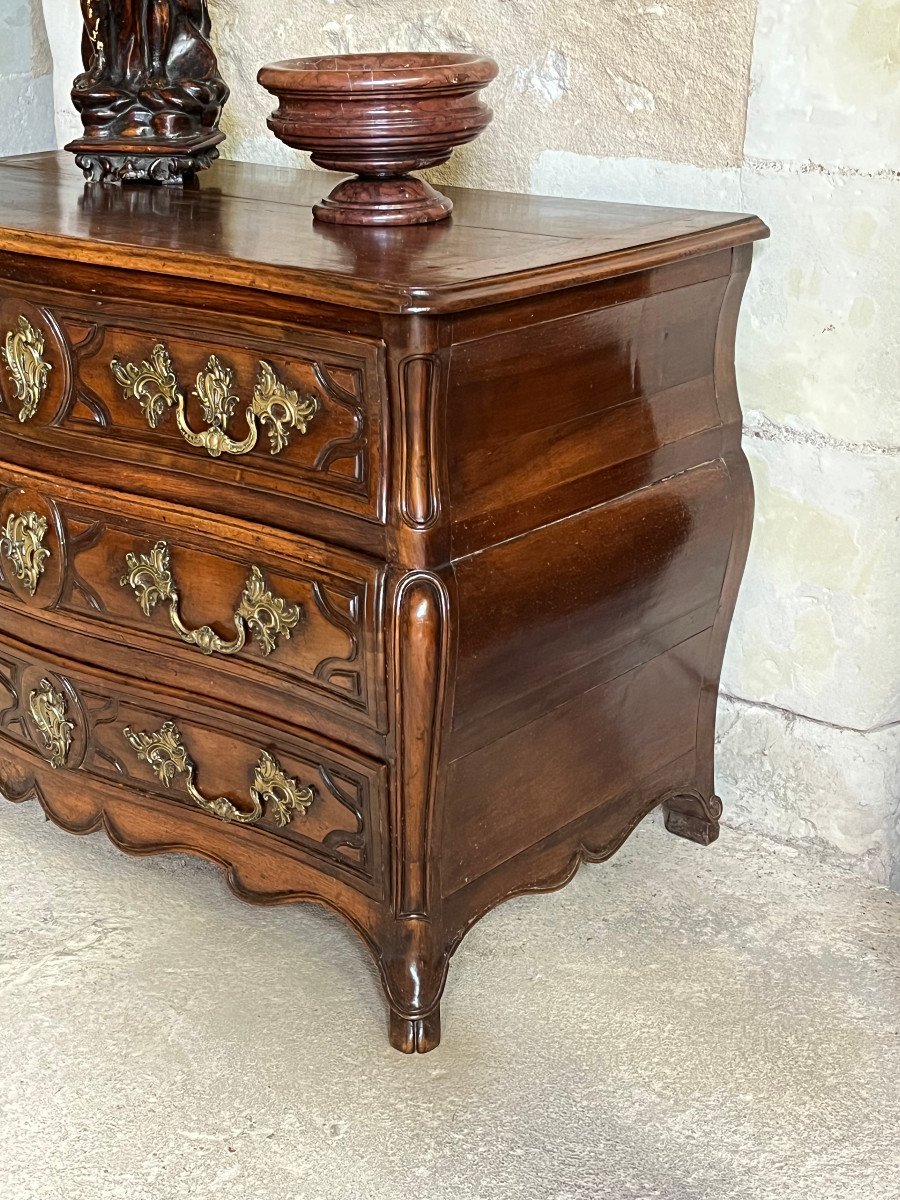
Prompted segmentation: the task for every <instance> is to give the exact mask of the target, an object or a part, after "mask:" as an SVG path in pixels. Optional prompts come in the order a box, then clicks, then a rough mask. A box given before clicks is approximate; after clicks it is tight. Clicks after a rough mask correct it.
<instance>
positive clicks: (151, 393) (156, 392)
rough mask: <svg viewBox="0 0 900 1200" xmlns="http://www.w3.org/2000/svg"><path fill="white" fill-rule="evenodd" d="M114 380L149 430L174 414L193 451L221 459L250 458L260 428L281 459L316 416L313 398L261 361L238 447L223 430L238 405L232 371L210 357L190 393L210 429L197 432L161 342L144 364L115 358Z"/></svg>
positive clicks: (218, 360)
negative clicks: (195, 448)
mask: <svg viewBox="0 0 900 1200" xmlns="http://www.w3.org/2000/svg"><path fill="white" fill-rule="evenodd" d="M110 365H111V367H112V373H113V377H114V378H115V380H116V382H117V383H118V384H119V386H120V387H121V388H122V391H123V392H124V395H125V399H126V400H136V401H137V402H138V404H140V406H141V411H142V412H143V414H144V416H145V417H146V419H147V424H148V425H149V426H150V428H151V429H155V428H156V427H157V425H159V423H160V422H161V421H162V419H163V418H164V417H165V415H166V413H167V412H168V410H169V409H170V408H174V409H175V419H176V420H177V422H178V428H179V430H180V431H181V435H182V437H183V438H184V440H185V441H186V442H188V443H189V444H190V445H191V446H202V447H203V449H204V450H206V452H207V453H208V454H209V455H210V456H211V457H212V458H218V457H219V456H220V455H221V454H249V452H250V451H251V450H252V449H253V447H254V446H255V445H256V442H257V438H258V437H259V426H258V425H257V420H258V421H259V425H265V426H267V429H268V434H269V441H270V442H271V443H272V446H271V453H272V454H280V453H281V451H282V450H284V449H285V447H286V446H287V445H288V443H289V442H290V436H291V431H292V430H295V429H296V430H299V432H300V433H301V434H304V433H306V430H307V426H308V424H309V422H310V421H311V420H312V419H313V417H314V416H315V415H316V413H317V412H318V411H319V401H318V398H317V397H316V396H315V395H312V394H310V395H307V396H303V397H302V398H301V397H300V396H299V395H298V394H297V392H295V391H294V390H293V389H292V388H289V387H286V386H285V384H283V383H282V382H281V381H280V380H279V379H278V377H277V375H276V374H275V369H274V367H272V365H271V363H267V362H262V361H261V362H260V364H259V375H258V376H257V380H256V387H255V388H254V390H253V397H252V399H251V400H250V403H249V405H248V407H247V412H246V417H247V427H248V430H249V432H248V434H247V436H246V437H245V438H244V440H243V441H242V442H238V441H235V440H234V439H233V438H231V437H229V436H228V432H227V426H228V421H229V418H230V417H231V416H232V415H233V413H234V410H235V408H236V407H237V404H238V397H237V396H235V394H234V390H233V389H234V371H232V370H231V368H230V367H226V366H225V364H224V363H223V362H222V360H221V359H219V358H217V357H216V355H215V354H213V355H212V356H211V357H210V359H209V362H208V363H207V364H206V370H205V371H201V372H200V373H199V374H198V376H197V382H196V384H195V385H194V392H193V394H194V395H195V396H196V398H197V399H198V400H199V401H200V404H201V406H202V408H203V415H204V417H205V418H206V421H207V424H208V425H209V428H208V429H204V430H203V431H202V432H201V433H196V432H195V431H194V430H193V429H191V427H190V425H189V424H188V421H187V416H186V415H185V404H186V401H185V398H184V393H183V392H182V391H180V389H179V387H178V380H177V379H176V378H175V371H174V369H173V367H172V359H171V357H170V355H169V351H168V350H167V349H166V347H165V346H164V345H163V343H162V342H158V343H157V344H156V345H155V346H154V347H153V349H152V350H151V352H150V358H149V359H148V360H147V361H146V362H142V363H138V364H137V365H135V364H134V363H122V362H120V361H119V359H118V358H114V359H113V360H112V363H111V364H110Z"/></svg>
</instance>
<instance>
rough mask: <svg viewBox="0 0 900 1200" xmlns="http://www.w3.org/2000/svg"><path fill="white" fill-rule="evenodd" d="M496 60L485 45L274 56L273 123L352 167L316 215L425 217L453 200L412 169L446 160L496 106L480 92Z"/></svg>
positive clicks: (315, 151) (327, 160)
mask: <svg viewBox="0 0 900 1200" xmlns="http://www.w3.org/2000/svg"><path fill="white" fill-rule="evenodd" d="M496 74H497V64H496V63H495V62H494V61H493V59H490V58H484V57H482V56H481V55H477V54H341V55H336V56H330V57H320V58H296V59H290V60H288V61H286V62H279V63H271V64H269V65H268V66H265V67H263V68H262V70H261V71H260V72H259V82H260V84H261V85H262V87H264V88H265V89H266V90H267V91H269V92H271V93H272V94H273V95H274V96H276V97H277V98H278V101H279V104H278V108H277V109H276V111H275V112H274V113H273V114H272V115H271V117H269V121H268V124H269V128H270V129H271V130H272V132H273V133H274V134H275V136H276V137H277V138H279V139H280V140H281V141H282V142H285V143H286V144H287V145H288V146H293V147H294V148H295V149H298V150H308V151H309V152H310V153H311V156H312V160H313V162H314V163H315V164H316V165H317V166H319V167H325V168H326V169H327V170H330V171H344V172H346V171H352V172H355V174H356V178H355V179H348V180H345V181H344V182H343V183H340V184H338V186H337V187H336V188H335V189H334V191H333V192H332V193H331V195H330V196H329V197H328V198H327V199H326V200H323V201H322V203H321V204H317V205H316V206H315V208H314V209H313V215H314V216H315V217H316V218H317V219H318V220H320V221H330V222H332V223H334V224H338V225H421V224H426V223H428V222H430V221H440V220H442V219H443V218H444V217H447V216H449V215H450V211H451V209H452V208H453V203H452V201H451V200H449V199H448V198H447V197H446V196H442V195H441V193H440V192H438V191H436V190H435V189H434V188H433V187H431V186H430V184H428V183H426V182H425V181H424V180H422V179H418V178H416V177H415V176H412V175H410V174H409V172H410V171H418V170H421V169H422V168H424V167H435V166H438V165H439V164H440V163H443V162H446V161H447V159H448V158H449V157H450V155H451V154H452V153H453V150H454V149H455V147H456V146H462V145H463V144H464V143H465V142H470V141H472V140H473V138H476V137H478V135H479V134H480V133H481V132H482V130H483V129H485V127H486V126H487V125H488V124H489V123H490V120H491V117H492V116H493V113H492V112H491V110H490V108H488V106H487V105H486V104H485V103H484V101H483V99H482V97H481V94H480V93H481V91H482V89H483V88H485V87H487V85H488V84H489V83H490V82H491V80H492V79H494V78H495V76H496Z"/></svg>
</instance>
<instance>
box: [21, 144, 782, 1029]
mask: <svg viewBox="0 0 900 1200" xmlns="http://www.w3.org/2000/svg"><path fill="white" fill-rule="evenodd" d="M320 180H321V177H320V176H318V175H316V174H314V173H306V172H294V171H286V170H275V169H269V168H261V167H252V166H242V165H236V164H229V163H220V164H218V165H217V166H216V167H215V168H213V169H212V170H211V171H209V172H207V173H206V174H205V175H204V176H203V178H202V180H201V181H200V182H199V183H198V184H196V185H195V186H193V187H188V188H185V189H184V190H178V189H165V188H156V189H154V188H136V189H128V188H115V187H110V188H107V187H103V186H101V185H94V184H88V185H85V184H84V183H83V181H82V179H81V177H80V174H79V173H78V171H77V168H76V167H75V165H74V163H71V162H70V161H69V160H68V158H67V157H66V156H62V155H39V156H33V157H28V158H21V159H11V160H7V161H5V162H3V163H2V164H0V359H2V361H0V436H2V452H0V789H2V792H3V794H4V795H5V796H6V797H7V798H8V799H10V800H13V801H21V800H26V799H32V798H36V799H37V800H38V801H39V802H40V803H41V805H42V806H43V807H44V809H45V810H46V812H47V814H48V815H49V816H50V817H51V818H52V819H53V820H54V821H55V822H57V823H58V824H59V825H61V826H63V827H64V828H66V829H69V830H72V831H73V832H77V833H87V832H91V831H93V830H96V829H100V828H102V829H104V830H105V831H106V833H107V834H108V835H109V837H111V838H112V839H113V841H114V842H115V843H116V844H117V845H119V846H121V847H122V848H123V849H124V850H127V851H129V852H132V853H138V854H144V853H155V852H159V851H165V850H178V851H185V850H186V851H190V852H193V853H196V854H200V855H203V856H205V857H207V858H209V859H211V860H213V861H214V862H216V863H218V864H220V865H221V866H222V867H223V868H224V870H225V872H226V879H227V882H228V885H229V887H230V888H231V889H232V891H234V892H235V893H236V894H237V895H238V896H240V897H242V898H244V899H247V900H252V901H254V902H258V903H284V902H289V901H299V900H313V901H318V902H319V903H322V904H325V905H327V906H328V907H330V908H331V909H333V910H334V911H335V912H337V913H338V914H340V915H341V916H342V917H344V918H345V919H346V920H347V921H349V922H350V924H351V925H352V926H353V928H354V929H355V930H356V931H357V932H358V933H359V934H360V936H361V938H362V939H363V941H364V942H365V944H366V945H367V946H368V948H369V950H370V951H371V952H372V954H373V956H374V958H375V961H376V963H377V965H378V968H379V971H380V974H381V978H382V981H383V983H384V988H385V992H386V995H387V1000H388V1007H389V1012H390V1022H389V1029H390V1037H391V1041H392V1043H393V1044H394V1045H395V1046H396V1047H397V1048H398V1049H400V1050H404V1051H407V1052H411V1051H425V1050H429V1049H431V1048H432V1047H433V1046H435V1045H436V1044H437V1042H438V1040H439V1036H440V1017H439V1011H440V999H441V994H442V991H443V987H444V982H445V979H446V974H447V967H448V963H449V960H450V957H451V955H452V954H453V952H454V950H455V948H456V947H457V945H458V944H459V942H460V941H461V939H462V937H463V935H464V934H465V932H466V930H467V929H468V928H469V927H470V926H471V925H472V923H473V922H474V921H476V920H477V919H478V918H479V917H480V916H482V915H483V914H484V913H485V912H487V911H488V910H489V909H490V908H491V907H493V906H494V905H496V904H497V903H499V902H500V901H501V900H503V899H504V898H506V897H508V896H511V895H514V894H516V893H520V892H523V891H534V890H546V889H550V888H553V887H557V886H560V885H561V884H563V883H564V882H565V881H566V880H567V879H568V878H569V877H570V876H571V875H572V873H573V871H574V870H575V868H576V867H577V865H578V863H579V862H580V861H582V860H584V859H589V860H600V859H604V858H607V857H609V855H611V854H612V853H613V852H614V851H615V850H616V848H617V847H618V846H619V845H621V843H622V842H623V840H624V839H625V838H626V836H627V835H628V833H629V832H630V831H631V830H632V829H633V828H634V827H635V826H636V824H637V823H638V822H639V821H640V820H641V819H642V818H643V817H644V816H645V815H646V814H647V813H648V812H650V811H651V810H652V809H653V808H655V807H657V806H659V805H662V806H663V807H664V809H665V813H666V823H667V825H668V827H669V829H670V830H671V831H672V832H673V833H677V834H680V835H682V836H685V837H689V838H692V839H694V840H695V841H699V842H702V843H708V842H710V841H712V840H713V839H714V838H715V836H716V834H717V831H718V818H719V815H720V808H721V806H720V805H719V802H718V801H717V799H716V797H715V790H714V784H713V738H714V725H715V704H716V695H717V688H718V678H719V671H720V668H721V662H722V656H723V653H724V647H725V639H726V636H727V631H728V626H729V622H730V619H731V613H732V610H733V606H734V602H735V598H736V594H737V588H738V585H739V582H740V576H741V572H742V570H743V564H744V559H745V556H746V551H747V546H748V542H749V534H750V524H751V518H752V489H751V485H750V481H749V475H748V472H747V467H746V463H745V460H744V457H743V455H742V452H741V449H740V428H741V425H740V409H739V406H738V400H737V394H736V390H735V384H734V374H733V340H734V330H735V324H736V321H737V317H738V308H739V305H740V298H741V294H742V291H743V287H744V283H745V281H746V278H747V274H748V271H749V268H750V258H751V253H752V243H753V241H755V240H756V239H758V238H760V237H764V236H765V234H766V229H765V227H764V226H763V225H762V223H761V222H759V221H758V220H756V219H755V218H752V217H743V216H735V215H729V214H710V213H694V212H687V211H680V210H669V209H649V208H640V207H629V206H623V205H614V204H590V203H584V202H574V201H558V200H548V199H536V198H527V197H521V196H508V195H501V194H498V195H490V194H486V193H478V192H462V191H458V192H456V193H454V197H453V198H454V201H455V210H454V217H453V219H452V220H451V221H449V222H446V223H444V224H443V225H438V226H431V227H427V228H424V227H423V228H409V229H384V230H378V229H357V228H352V227H326V226H316V225H313V223H312V222H311V220H310V208H311V206H312V204H313V203H315V202H316V201H317V200H318V198H319V195H320V192H321V182H320ZM173 933H174V934H177V931H173ZM499 1003H500V1002H498V1004H499ZM336 1019H337V1018H336Z"/></svg>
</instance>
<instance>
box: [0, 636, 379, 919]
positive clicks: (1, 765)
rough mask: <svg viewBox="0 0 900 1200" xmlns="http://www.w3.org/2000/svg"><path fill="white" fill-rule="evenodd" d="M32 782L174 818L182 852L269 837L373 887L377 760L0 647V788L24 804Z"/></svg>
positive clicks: (360, 885)
mask: <svg viewBox="0 0 900 1200" xmlns="http://www.w3.org/2000/svg"><path fill="white" fill-rule="evenodd" d="M35 777H37V778H43V780H44V785H43V786H44V788H45V789H53V790H56V791H59V790H60V789H61V790H62V791H63V792H65V793H68V794H72V795H73V796H77V795H80V794H87V795H90V790H91V783H92V782H93V783H96V784H97V785H100V786H101V787H102V788H105V789H107V790H108V789H110V788H111V789H113V790H117V791H119V792H125V791H127V793H128V795H129V796H133V797H136V798H137V799H139V800H141V799H143V801H144V802H146V801H147V800H148V799H149V801H150V803H151V806H161V808H162V809H168V810H169V811H171V808H170V806H178V807H179V809H185V808H186V809H188V810H189V811H190V819H189V822H188V823H187V824H184V823H182V833H181V835H180V836H181V837H182V839H183V843H182V844H183V846H184V848H186V849H193V850H199V851H201V852H204V851H208V850H209V846H210V844H214V843H215V842H216V841H220V839H221V832H222V828H223V826H225V827H227V829H228V830H230V831H232V832H233V834H234V836H235V837H238V838H244V839H247V838H249V839H253V840H254V843H258V844H259V845H260V847H261V849H262V850H263V851H265V850H266V849H267V848H272V847H273V840H275V842H277V843H280V844H281V846H282V849H285V850H290V851H291V852H292V853H293V854H294V855H295V856H298V855H299V856H300V857H301V858H303V859H304V860H306V861H307V862H309V863H310V864H311V865H313V866H315V867H316V868H317V869H319V870H324V871H327V872H328V873H329V874H330V875H332V876H333V877H336V878H338V879H343V880H344V881H345V882H348V883H351V884H352V886H353V887H354V889H355V890H361V891H364V892H367V893H368V894H370V895H381V893H382V891H383V880H384V877H385V870H384V864H383V853H384V846H385V829H386V809H385V804H386V768H385V767H384V765H383V764H381V763H378V762H374V761H372V760H370V759H368V758H367V757H365V756H363V755H359V754H355V753H352V752H350V751H348V750H346V749H345V748H343V747H339V746H335V745H333V744H330V743H327V742H325V741H323V740H322V739H321V738H319V737H318V736H317V735H316V734H314V733H312V732H309V731H307V730H304V729H291V730H290V731H288V730H286V729H285V728H284V726H283V725H276V724H275V723H265V722H263V721H260V720H258V719H252V720H248V719H241V718H238V717H236V716H234V715H233V714H228V713H223V712H220V711H217V710H216V709H215V708H214V707H212V706H211V705H209V704H208V703H206V702H205V701H200V700H198V699H195V698H192V699H187V700H186V699H185V698H184V697H179V696H178V695H176V694H175V693H169V694H166V693H164V692H163V690H162V689H160V688H158V687H157V688H155V689H153V690H152V691H151V690H149V689H142V688H141V687H140V685H138V684H137V683H135V682H134V681H129V680H127V679H124V678H122V677H117V676H112V675H108V674H105V673H101V672H99V671H97V670H94V669H92V668H90V667H76V666H73V665H72V664H71V663H69V662H68V661H66V660H59V659H56V658H50V657H49V656H44V655H35V654H34V652H32V651H27V650H24V649H23V648H21V647H19V646H18V645H16V644H15V643H14V642H12V641H11V640H10V639H8V638H5V637H3V638H0V789H2V791H3V792H4V794H6V795H7V796H8V797H9V798H10V799H13V800H15V799H20V798H24V793H26V792H28V791H30V789H31V788H32V787H33V786H34V779H35ZM67 777H68V778H69V783H68V784H67V783H66V778H67ZM73 777H74V778H73ZM75 779H80V780H81V783H80V784H76V783H75V782H74V780H75Z"/></svg>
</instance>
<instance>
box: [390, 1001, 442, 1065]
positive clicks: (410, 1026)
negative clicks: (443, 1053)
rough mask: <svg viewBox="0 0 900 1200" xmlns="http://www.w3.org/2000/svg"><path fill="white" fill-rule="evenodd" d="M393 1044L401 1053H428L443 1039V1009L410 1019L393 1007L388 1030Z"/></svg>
mask: <svg viewBox="0 0 900 1200" xmlns="http://www.w3.org/2000/svg"><path fill="white" fill-rule="evenodd" d="M388 1037H389V1038H390V1041H391V1045H392V1046H393V1047H394V1049H395V1050H399V1051H400V1053H401V1054H427V1053H428V1051H429V1050H433V1049H434V1048H435V1046H437V1045H438V1044H439V1042H440V1040H441V1010H440V1008H436V1009H435V1010H434V1011H433V1012H430V1013H429V1014H428V1016H427V1017H415V1018H413V1019H410V1018H408V1017H403V1016H401V1015H400V1014H399V1013H395V1012H394V1010H393V1009H391V1016H390V1028H389V1031H388Z"/></svg>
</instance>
